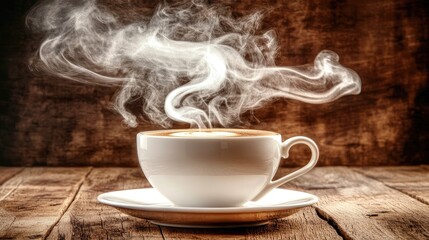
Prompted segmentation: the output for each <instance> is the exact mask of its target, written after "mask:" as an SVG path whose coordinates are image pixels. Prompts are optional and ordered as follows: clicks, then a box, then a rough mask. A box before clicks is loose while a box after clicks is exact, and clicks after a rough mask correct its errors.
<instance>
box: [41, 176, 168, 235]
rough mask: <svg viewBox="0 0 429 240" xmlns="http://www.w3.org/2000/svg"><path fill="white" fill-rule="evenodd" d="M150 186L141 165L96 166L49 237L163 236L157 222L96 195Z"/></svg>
mask: <svg viewBox="0 0 429 240" xmlns="http://www.w3.org/2000/svg"><path fill="white" fill-rule="evenodd" d="M148 186H149V184H148V182H147V181H146V180H145V178H144V177H143V174H142V173H141V170H140V169H137V168H95V169H93V170H92V172H91V173H90V174H89V175H88V177H87V179H86V180H85V182H84V184H83V185H82V187H81V189H80V191H79V193H78V195H77V196H76V199H75V201H74V202H73V203H72V204H71V206H70V207H69V209H68V210H67V212H66V213H65V214H64V215H63V217H62V218H61V220H60V221H59V222H58V224H57V225H56V226H55V227H54V228H53V229H52V231H51V233H50V235H49V236H48V239H70V238H77V239H95V238H97V239H99V238H100V239H112V238H113V239H129V238H140V239H141V238H145V239H162V235H161V233H160V230H159V228H158V227H157V226H156V225H153V224H150V223H149V222H147V221H145V220H141V219H137V218H134V217H129V216H127V215H125V214H123V213H121V212H119V211H118V210H116V209H114V208H112V207H110V206H107V205H104V204H101V203H98V202H97V199H96V198H97V196H98V195H99V194H101V193H103V192H107V191H114V190H122V189H132V188H143V187H148Z"/></svg>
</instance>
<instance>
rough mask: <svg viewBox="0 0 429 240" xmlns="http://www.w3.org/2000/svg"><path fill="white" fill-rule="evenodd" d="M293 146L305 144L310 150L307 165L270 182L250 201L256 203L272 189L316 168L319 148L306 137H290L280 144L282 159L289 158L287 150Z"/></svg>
mask: <svg viewBox="0 0 429 240" xmlns="http://www.w3.org/2000/svg"><path fill="white" fill-rule="evenodd" d="M295 144H305V145H307V146H308V147H309V148H310V150H311V158H310V161H309V162H308V163H307V165H305V166H304V167H302V168H300V169H298V170H296V171H295V172H292V173H289V174H288V175H286V176H284V177H282V178H279V179H277V180H275V181H272V180H271V181H270V182H269V183H268V184H267V185H266V186H265V188H264V189H262V190H261V192H259V193H258V195H256V197H254V198H253V199H252V201H257V200H259V199H261V198H262V197H263V196H265V195H266V194H267V193H268V192H269V191H271V190H272V189H274V188H276V187H278V186H281V185H283V184H285V183H286V182H289V181H290V180H292V179H295V178H297V177H299V176H301V175H304V174H306V173H307V172H308V171H310V170H311V169H312V168H313V167H314V166H316V163H317V160H318V159H319V148H318V147H317V145H316V143H315V142H314V141H313V140H311V139H310V138H308V137H303V136H296V137H291V138H289V139H287V140H286V141H284V142H283V143H282V144H281V154H282V157H284V158H287V157H289V150H290V149H291V147H292V146H293V145H295Z"/></svg>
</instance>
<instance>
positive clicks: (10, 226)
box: [0, 165, 429, 239]
mask: <svg viewBox="0 0 429 240" xmlns="http://www.w3.org/2000/svg"><path fill="white" fill-rule="evenodd" d="M288 171H291V169H286V168H283V169H280V170H279V174H284V173H286V172H288ZM0 184H1V187H0V238H2V239H4V238H47V239H70V238H76V239H94V238H97V239H98V238H100V239H107V238H109V239H110V238H112V239H122V238H124V239H128V238H139V239H142V238H145V239H341V238H345V239H429V166H427V165H425V166H402V167H368V168H346V167H317V168H316V169H314V170H312V171H311V172H310V173H309V174H307V175H305V176H303V177H301V178H299V179H297V180H294V181H293V182H291V183H289V184H286V185H284V186H283V187H285V188H289V189H298V190H303V191H306V192H310V193H313V194H315V195H317V196H319V197H320V202H319V203H318V204H316V205H315V206H314V207H308V208H305V209H304V210H302V211H300V212H299V213H297V214H295V215H292V216H290V217H288V218H284V219H281V220H277V221H273V222H272V223H270V224H269V225H267V226H264V227H256V228H238V229H214V230H210V229H179V228H167V227H159V226H156V225H153V224H150V223H148V222H147V221H145V220H141V219H136V218H133V217H129V216H127V215H125V214H122V213H120V212H119V211H117V210H116V209H114V208H111V207H109V206H106V205H102V204H99V203H98V202H97V200H96V196H97V195H98V194H100V193H103V192H106V191H112V190H120V189H131V188H143V187H149V184H148V182H147V181H146V180H145V179H144V177H143V174H142V173H141V171H140V169H137V168H91V167H84V168H75V167H73V168H72V167H61V168H39V167H37V168H36V167H32V168H11V167H0Z"/></svg>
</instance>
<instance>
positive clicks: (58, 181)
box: [0, 168, 90, 239]
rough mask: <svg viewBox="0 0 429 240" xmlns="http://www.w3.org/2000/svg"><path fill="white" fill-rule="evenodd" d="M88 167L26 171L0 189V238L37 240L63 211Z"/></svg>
mask: <svg viewBox="0 0 429 240" xmlns="http://www.w3.org/2000/svg"><path fill="white" fill-rule="evenodd" d="M89 170H90V168H27V169H25V170H24V171H22V172H21V173H19V174H17V175H16V176H14V177H13V178H11V179H9V181H6V182H5V183H4V184H3V185H1V186H0V238H1V239H17V238H19V239H29V238H31V239H34V238H37V239H40V238H43V237H45V235H46V234H47V233H48V232H49V231H50V229H51V227H52V226H53V225H54V224H55V223H56V222H57V221H58V220H59V218H60V217H61V216H62V214H63V213H64V211H65V210H66V209H67V207H68V206H69V204H70V203H71V201H72V200H73V199H74V197H75V194H76V193H77V191H78V190H79V187H80V186H81V184H82V182H83V180H84V178H85V176H86V174H87V173H88V172H89Z"/></svg>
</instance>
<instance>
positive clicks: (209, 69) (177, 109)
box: [27, 0, 361, 128]
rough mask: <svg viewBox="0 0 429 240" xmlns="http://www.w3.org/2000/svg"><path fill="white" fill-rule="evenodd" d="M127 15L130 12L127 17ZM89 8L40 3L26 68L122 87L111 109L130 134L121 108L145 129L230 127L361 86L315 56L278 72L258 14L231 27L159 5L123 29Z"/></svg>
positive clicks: (213, 17) (119, 20) (220, 17)
mask: <svg viewBox="0 0 429 240" xmlns="http://www.w3.org/2000/svg"><path fill="white" fill-rule="evenodd" d="M130 13H131V12H130ZM124 16H125V17H126V14H124V12H122V13H121V14H117V13H115V12H111V11H109V10H108V8H106V7H105V6H102V5H99V4H97V3H96V1H91V0H80V1H64V0H55V1H49V2H42V3H40V4H39V5H37V6H36V7H34V8H33V9H32V11H31V12H30V13H29V15H28V16H27V24H28V25H29V26H30V27H31V28H33V29H35V30H39V31H41V32H42V33H43V34H44V35H45V39H44V41H43V43H42V44H41V46H40V48H39V50H38V54H37V57H36V58H34V59H33V65H36V67H38V68H42V69H43V70H45V71H48V72H50V73H52V74H55V75H57V76H60V77H63V78H68V79H71V80H75V81H79V82H83V83H91V84H101V85H108V86H119V88H120V90H119V92H118V94H117V97H116V103H115V109H116V110H117V111H118V112H119V113H120V114H121V115H122V116H123V118H124V120H125V122H126V123H127V124H128V125H129V126H132V127H135V126H136V125H137V118H136V116H135V115H134V114H132V113H131V112H130V111H129V110H127V107H126V105H127V103H129V102H130V101H135V100H136V99H140V100H142V102H143V106H142V111H143V112H144V115H145V116H147V117H148V118H149V119H150V120H151V121H153V122H155V123H158V124H160V125H162V126H168V125H169V124H171V121H172V120H174V121H179V122H186V123H189V124H191V126H194V127H195V126H197V127H200V128H204V127H211V126H212V125H213V124H220V125H223V126H227V125H229V124H231V123H233V122H236V121H237V120H238V119H239V118H240V115H241V114H242V113H244V112H246V111H248V110H251V109H255V108H258V107H260V106H261V105H262V104H263V103H264V102H266V101H268V100H270V99H272V98H279V97H282V98H290V99H296V100H299V101H303V102H307V103H314V104H320V103H326V102H330V101H333V100H335V99H337V98H339V97H341V96H343V95H347V94H359V93H360V88H361V83H360V79H359V76H358V75H357V74H356V73H355V72H354V71H353V70H351V69H348V68H345V67H343V66H342V65H341V64H339V62H338V59H339V58H338V55H337V54H336V53H334V52H332V51H326V50H325V51H322V52H320V53H319V54H318V55H317V56H316V59H315V61H314V64H312V65H304V66H297V67H282V66H276V65H275V62H274V58H275V54H276V50H277V47H278V46H277V41H276V36H275V34H274V32H273V31H267V32H265V33H263V34H257V30H258V27H259V23H260V20H261V17H262V14H261V13H259V12H257V13H254V14H252V15H249V16H245V17H242V18H234V17H232V16H231V14H230V13H228V11H227V10H226V9H225V8H223V7H221V6H210V5H207V4H205V3H203V2H192V3H182V4H176V5H174V6H172V5H166V4H164V5H160V6H159V7H158V8H157V9H156V10H155V11H154V13H153V14H152V16H150V17H148V16H141V17H139V20H138V21H135V22H132V23H127V22H126V21H125V20H124V19H123V18H124Z"/></svg>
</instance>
